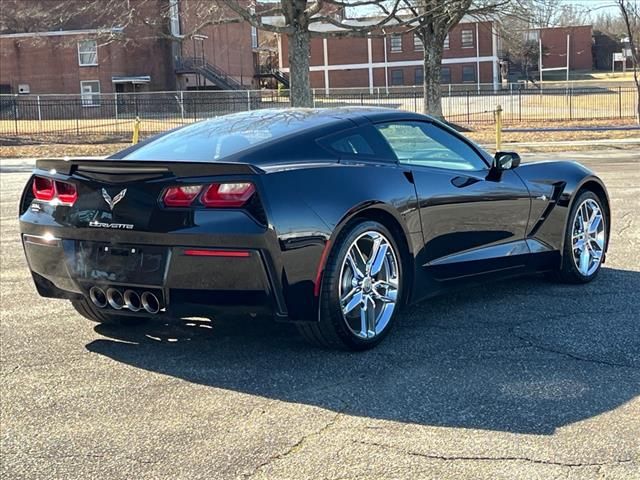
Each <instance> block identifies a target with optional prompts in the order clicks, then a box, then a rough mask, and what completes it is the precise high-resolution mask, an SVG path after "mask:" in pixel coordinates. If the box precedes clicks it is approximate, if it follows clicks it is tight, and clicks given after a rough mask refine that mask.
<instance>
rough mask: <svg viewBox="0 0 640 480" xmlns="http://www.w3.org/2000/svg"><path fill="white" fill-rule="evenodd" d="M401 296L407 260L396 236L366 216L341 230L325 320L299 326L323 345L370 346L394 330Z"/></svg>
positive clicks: (329, 270)
mask: <svg viewBox="0 0 640 480" xmlns="http://www.w3.org/2000/svg"><path fill="white" fill-rule="evenodd" d="M401 298H402V262H401V257H400V250H399V249H398V245H397V243H396V242H395V240H394V238H393V235H392V234H391V232H390V231H389V230H388V229H387V228H386V227H385V226H384V225H382V224H380V223H378V222H374V221H366V220H365V221H362V220H361V221H358V222H355V223H354V224H352V225H351V226H347V227H346V228H345V230H344V231H343V232H341V234H340V235H339V236H338V238H337V240H336V243H335V246H334V249H333V251H332V253H331V255H330V256H329V259H328V262H327V265H326V267H325V271H324V279H323V283H322V291H321V294H320V313H319V321H318V322H314V323H307V324H300V325H299V327H298V328H299V330H300V332H301V333H302V335H303V337H304V338H305V339H306V340H308V341H309V342H311V343H314V344H316V345H320V346H322V347H327V348H340V349H345V350H366V349H368V348H372V347H374V346H375V345H377V344H378V343H380V341H382V339H383V338H384V337H385V336H386V335H387V334H388V333H389V330H390V329H391V327H392V325H393V321H394V318H395V316H396V313H397V310H398V307H399V304H400V299H401Z"/></svg>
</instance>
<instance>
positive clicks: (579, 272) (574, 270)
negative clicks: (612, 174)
mask: <svg viewBox="0 0 640 480" xmlns="http://www.w3.org/2000/svg"><path fill="white" fill-rule="evenodd" d="M608 221H609V219H608V218H607V214H606V210H605V209H604V207H603V205H602V201H601V200H600V198H599V197H598V196H597V195H596V194H595V193H593V192H591V191H585V192H583V193H581V194H580V196H579V197H578V198H577V199H576V201H575V202H574V204H573V207H572V209H571V212H570V213H569V223H568V224H567V230H566V232H565V239H564V251H563V258H562V266H561V268H560V270H559V271H558V272H557V279H558V280H560V281H562V282H566V283H587V282H590V281H591V280H593V279H594V278H596V276H597V275H598V272H599V271H600V267H601V266H602V262H603V261H604V255H605V252H606V247H607V223H608Z"/></svg>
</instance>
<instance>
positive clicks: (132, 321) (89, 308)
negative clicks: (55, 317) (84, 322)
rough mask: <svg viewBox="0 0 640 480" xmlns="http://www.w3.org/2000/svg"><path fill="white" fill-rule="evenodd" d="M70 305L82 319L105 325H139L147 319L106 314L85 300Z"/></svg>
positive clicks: (73, 301) (75, 301)
mask: <svg viewBox="0 0 640 480" xmlns="http://www.w3.org/2000/svg"><path fill="white" fill-rule="evenodd" d="M71 304H72V305H73V308H75V309H76V311H77V312H78V313H79V314H80V315H82V316H83V317H84V318H87V319H89V320H91V321H92V322H96V323H102V324H105V325H140V324H142V323H144V322H146V321H147V320H148V319H149V318H148V317H144V316H133V315H113V314H108V313H105V312H103V311H102V310H100V309H98V308H96V307H94V306H93V304H92V303H91V301H90V300H88V299H86V298H83V299H81V300H71Z"/></svg>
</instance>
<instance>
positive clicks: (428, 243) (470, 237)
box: [413, 167, 530, 279]
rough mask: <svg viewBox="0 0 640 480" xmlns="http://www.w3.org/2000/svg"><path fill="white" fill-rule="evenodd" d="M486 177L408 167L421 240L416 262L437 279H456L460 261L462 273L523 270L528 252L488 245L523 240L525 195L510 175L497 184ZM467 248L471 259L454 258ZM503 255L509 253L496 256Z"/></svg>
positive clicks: (511, 174)
mask: <svg viewBox="0 0 640 480" xmlns="http://www.w3.org/2000/svg"><path fill="white" fill-rule="evenodd" d="M487 174H488V171H483V172H475V173H473V174H461V172H453V171H443V170H437V169H431V168H425V167H414V169H413V175H414V179H415V184H416V190H417V192H418V199H419V205H420V218H421V220H422V229H423V233H424V240H425V246H424V252H423V258H422V261H423V265H424V266H425V268H428V269H429V268H430V267H433V268H431V270H433V274H434V276H435V277H437V278H443V279H444V278H449V277H451V278H454V277H457V276H460V274H461V271H459V269H460V268H461V264H466V263H468V264H469V265H468V266H466V267H465V268H464V272H465V273H464V275H470V274H477V273H482V272H484V271H494V270H496V269H502V268H512V267H519V266H524V261H525V257H526V255H523V254H526V253H528V251H526V250H522V249H518V248H516V249H509V248H507V250H505V249H495V248H490V247H492V246H495V245H501V244H511V243H516V242H522V241H524V236H525V231H526V227H527V221H528V217H529V204H530V200H529V193H528V191H527V189H526V187H525V186H524V184H523V183H522V181H521V180H520V178H519V177H518V176H517V175H515V173H514V172H511V171H506V172H504V174H503V176H502V178H501V179H500V180H499V181H491V180H486V176H487ZM473 250H478V252H477V253H476V255H456V254H461V253H463V252H470V251H473ZM504 252H511V255H508V258H506V257H505V258H502V257H503V253H504ZM514 253H515V254H514ZM447 257H449V258H448V260H447V261H443V260H444V259H445V258H447ZM497 258H500V261H496V259H497Z"/></svg>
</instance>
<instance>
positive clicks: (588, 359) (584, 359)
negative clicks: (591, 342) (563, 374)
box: [511, 329, 638, 370]
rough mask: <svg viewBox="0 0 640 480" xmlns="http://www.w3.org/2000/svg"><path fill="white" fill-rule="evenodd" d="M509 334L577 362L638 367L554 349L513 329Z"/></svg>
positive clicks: (636, 368) (528, 343)
mask: <svg viewBox="0 0 640 480" xmlns="http://www.w3.org/2000/svg"><path fill="white" fill-rule="evenodd" d="M511 334H512V335H513V336H514V337H516V338H517V339H519V340H520V341H522V342H524V343H526V344H527V345H529V346H531V347H533V348H536V349H538V350H541V351H543V352H548V353H555V354H557V355H564V356H565V357H569V358H571V359H573V360H577V361H579V362H589V363H595V364H599V365H606V366H608V367H616V368H630V369H632V370H638V367H637V366H635V365H629V364H626V363H618V362H609V361H606V360H597V359H595V358H587V357H582V356H580V355H576V354H575V353H571V352H566V351H564V350H560V349H556V348H552V347H550V346H548V345H543V344H539V343H536V342H534V341H533V340H531V339H530V338H528V337H525V336H523V335H519V334H517V333H516V332H515V330H514V329H511Z"/></svg>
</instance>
